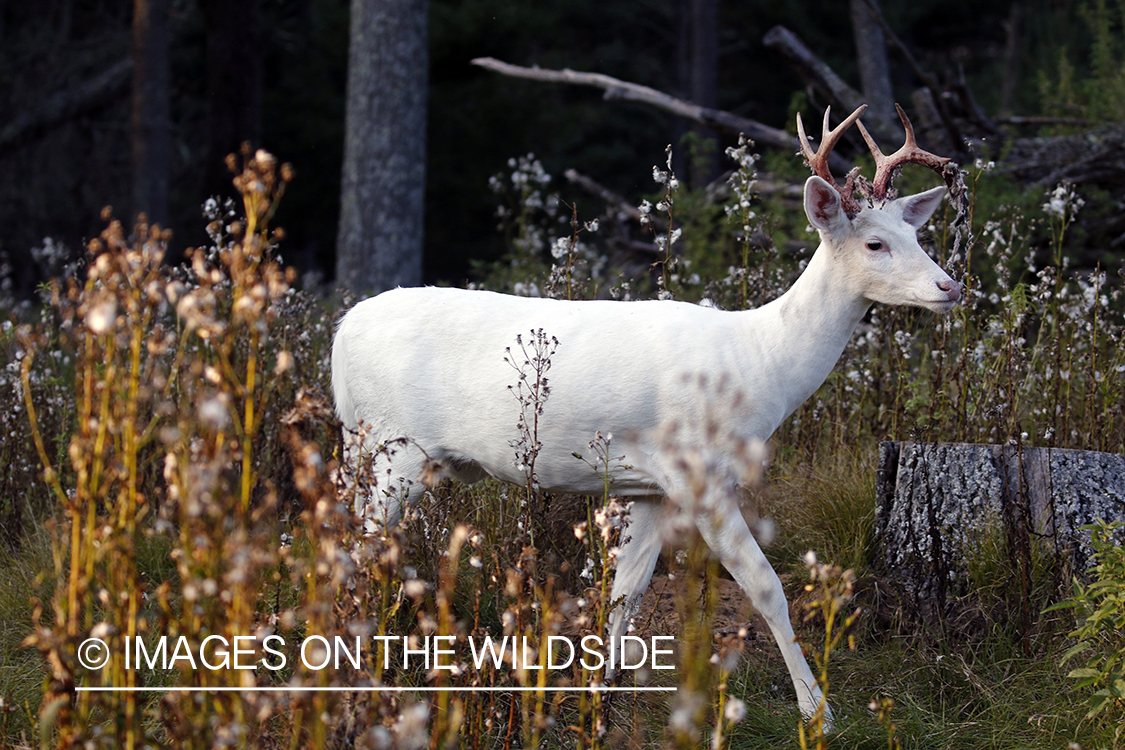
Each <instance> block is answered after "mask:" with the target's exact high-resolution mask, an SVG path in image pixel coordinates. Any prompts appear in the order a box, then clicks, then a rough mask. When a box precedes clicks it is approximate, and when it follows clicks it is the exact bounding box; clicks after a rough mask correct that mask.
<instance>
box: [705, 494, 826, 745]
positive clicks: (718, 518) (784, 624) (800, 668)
mask: <svg viewBox="0 0 1125 750" xmlns="http://www.w3.org/2000/svg"><path fill="white" fill-rule="evenodd" d="M696 526H697V527H698V528H699V533H700V535H701V536H702V537H703V541H704V542H706V543H707V546H708V547H710V548H711V550H712V551H713V552H714V553H715V554H716V555H718V556H719V560H720V562H722V564H723V566H724V567H726V569H727V570H728V571H730V574H731V575H732V576H734V580H735V581H737V582H738V585H739V586H741V587H742V589H743V591H745V592H746V594H747V595H748V596H749V597H750V602H751V603H752V604H753V605H754V609H755V610H757V611H758V613H759V614H760V615H762V617H763V618H764V619H765V621H766V624H768V625H769V628H770V631H771V632H772V633H773V637H774V640H776V641H777V646H778V648H779V649H781V655H782V657H784V659H785V666H786V667H788V669H789V676H790V677H791V678H792V680H793V687H794V689H795V690H796V691H797V704H798V706H799V707H800V709H801V714H802V715H804V717H805V718H806V719H807V718H810V717H811V716H812V715H813V713H814V712H815V711H816V709H817V708H818V707H819V706H820V702H821V700H822V694H821V691H820V687H819V686H818V685H817V684H816V680H815V679H814V678H813V674H812V670H810V669H809V663H808V661H806V660H805V655H804V654H803V653H802V652H801V647H800V646H799V645H797V643H796V636H795V635H794V634H793V625H792V623H790V621H789V604H788V602H786V600H785V591H784V589H783V588H782V586H781V579H779V578H778V577H777V573H775V572H774V570H773V568H772V567H771V566H770V564H769V561H768V560H766V556H765V555H764V554H762V548H761V547H759V546H758V543H757V541H755V539H754V536H753V534H751V533H750V528H749V527H748V526H747V525H746V520H745V519H744V518H743V517H742V513H741V512H739V510H738V505H737V503H736V502H734V501H733V500H732V499H730V498H729V497H724V498H722V499H720V500H719V501H718V502H716V503H714V505H713V506H712V508H711V510H709V511H708V512H702V513H698V514H697V516H696ZM824 715H825V721H826V723H827V724H828V725H831V720H832V712H831V710H829V708H828V706H827V705H825V707H824Z"/></svg>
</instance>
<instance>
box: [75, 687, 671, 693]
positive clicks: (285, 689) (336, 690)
mask: <svg viewBox="0 0 1125 750" xmlns="http://www.w3.org/2000/svg"><path fill="white" fill-rule="evenodd" d="M74 689H75V690H76V691H78V692H88V693H536V692H544V693H562V692H571V693H624V692H634V693H644V692H648V693H654V692H660V693H674V692H676V691H677V690H679V688H676V687H488V686H469V687H432V686H427V687H399V686H397V685H388V686H385V687H346V686H343V687H341V686H330V687H286V686H284V685H266V686H258V687H230V686H225V685H224V686H215V687H182V686H171V687H75V688H74Z"/></svg>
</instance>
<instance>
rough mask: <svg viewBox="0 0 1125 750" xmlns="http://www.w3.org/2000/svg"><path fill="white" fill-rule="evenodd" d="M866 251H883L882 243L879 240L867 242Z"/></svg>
mask: <svg viewBox="0 0 1125 750" xmlns="http://www.w3.org/2000/svg"><path fill="white" fill-rule="evenodd" d="M867 249H868V250H873V251H876V252H878V251H879V250H882V249H883V243H882V242H880V241H879V240H868V241H867Z"/></svg>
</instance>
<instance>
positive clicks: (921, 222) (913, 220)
mask: <svg viewBox="0 0 1125 750" xmlns="http://www.w3.org/2000/svg"><path fill="white" fill-rule="evenodd" d="M944 197H945V187H944V186H939V187H936V188H933V189H932V190H927V191H926V192H924V193H918V194H917V195H908V196H906V197H905V198H899V199H898V200H896V201H895V203H897V204H898V205H900V206H902V220H903V221H905V222H906V223H907V224H909V225H910V226H912V227H914V228H915V229H921V228H922V227H924V226H925V225H926V222H927V221H929V220H930V216H932V215H933V213H934V211H936V210H937V207H938V206H939V205H940V204H941V199H942V198H944Z"/></svg>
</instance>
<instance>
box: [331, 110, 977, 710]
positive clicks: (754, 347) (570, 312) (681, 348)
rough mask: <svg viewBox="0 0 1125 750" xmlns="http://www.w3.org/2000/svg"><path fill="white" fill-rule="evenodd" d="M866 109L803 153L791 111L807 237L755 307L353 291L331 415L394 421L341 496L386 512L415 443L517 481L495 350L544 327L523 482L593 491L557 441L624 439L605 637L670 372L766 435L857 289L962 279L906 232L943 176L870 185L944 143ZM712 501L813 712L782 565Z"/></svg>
mask: <svg viewBox="0 0 1125 750" xmlns="http://www.w3.org/2000/svg"><path fill="white" fill-rule="evenodd" d="M864 109H865V107H860V108H859V109H857V110H856V111H855V112H853V113H852V114H851V116H850V117H848V118H847V119H846V120H845V121H844V122H843V123H841V124H840V125H839V126H837V127H836V129H834V130H829V128H828V112H825V113H824V130H823V135H822V140H821V143H820V147H819V149H818V150H817V151H816V152H815V153H814V152H813V151H812V149H811V147H810V146H809V143H808V138H807V137H806V136H805V133H804V127H803V124H802V123H801V119H800V116H799V115H798V117H797V127H798V132H799V136H800V139H799V140H800V142H801V144H802V152H803V153H804V156H805V158H806V160H807V162H808V164H809V167H810V168H811V169H812V170H813V171H814V172H815V175H814V176H812V177H809V179H808V181H807V182H806V183H805V197H804V203H805V213H806V214H807V215H808V220H809V222H810V223H811V224H812V226H814V227H815V228H816V229H817V231H818V232H819V234H820V247H819V248H818V249H817V250H816V252H815V254H814V255H813V256H812V259H811V260H810V261H809V263H808V266H807V267H806V268H805V270H804V272H803V273H802V274H801V276H800V278H798V279H797V281H796V282H795V283H794V284H793V286H792V288H790V289H789V290H788V291H787V292H786V293H785V294H783V295H782V296H781V297H779V298H777V299H775V300H773V301H772V302H770V303H769V304H767V305H764V306H762V307H760V308H757V309H754V310H745V311H739V312H728V311H722V310H717V309H714V308H706V307H700V306H698V305H693V304H689V303H686V302H672V301H645V302H610V301H583V302H571V301H561V300H552V299H538V298H523V297H512V296H505V295H501V294H495V293H492V292H484V291H465V290H458V289H438V288H420V289H395V290H393V291H389V292H386V293H384V294H381V295H379V296H377V297H374V298H372V299H368V300H365V301H363V302H360V303H359V304H357V305H356V306H355V307H354V308H352V309H351V310H350V311H349V312H348V313H347V315H346V316H345V317H344V319H343V320H342V322H341V323H340V327H339V331H338V332H337V334H336V339H335V342H334V344H333V347H332V389H333V392H334V394H335V399H336V410H337V412H338V413H339V416H340V418H341V419H342V420H343V423H344V425H345V426H346V427H347V428H351V429H355V428H356V427H357V425H358V424H359V423H360V422H361V421H362V423H363V425H364V428H365V431H366V440H367V441H368V445H369V446H370V445H375V444H382V443H385V442H387V441H390V440H393V439H396V438H409V442H408V443H405V444H404V445H403V447H401V448H399V449H397V452H396V453H395V455H394V457H393V460H392V461H391V468H392V475H393V476H394V477H397V479H396V480H395V481H394V484H393V486H382V487H379V488H378V491H377V492H376V493H375V494H376V496H375V497H370V498H366V499H364V500H363V501H362V502H366V503H367V507H366V508H357V511H362V512H366V513H368V514H369V516H374V517H377V518H382V519H384V521H385V522H387V523H394V522H395V521H397V519H398V518H399V514H400V510H401V507H402V504H403V503H405V502H408V501H409V500H410V499H411V498H413V497H415V496H416V495H417V494H418V493H420V492H421V491H422V489H423V488H422V487H421V486H420V484H418V483H417V482H416V481H415V480H417V479H418V477H419V474H420V472H421V470H422V468H423V465H424V463H425V462H426V461H427V460H428V459H433V460H436V461H438V462H439V463H441V464H442V465H443V466H444V467H445V468H446V469H448V471H449V472H450V473H451V474H452V475H453V476H454V477H457V478H459V479H462V480H464V481H466V482H474V481H477V480H480V479H482V478H484V477H486V476H491V477H495V478H497V479H501V480H504V481H506V482H512V483H514V484H524V483H525V482H526V476H525V474H524V471H525V469H524V467H518V466H516V462H515V461H514V460H513V458H514V456H513V450H512V447H511V441H512V439H513V437H514V432H515V425H516V423H517V420H518V418H519V416H520V413H521V405H520V403H519V402H518V401H517V399H516V398H513V395H512V393H511V392H510V391H509V386H510V385H511V384H512V383H513V382H514V379H515V376H514V374H513V370H512V366H511V365H509V363H508V362H507V361H506V360H505V350H506V349H507V348H508V347H509V346H511V345H512V343H513V341H514V340H515V338H516V336H517V334H523V335H527V332H528V331H529V329H542V330H543V331H545V332H546V333H547V334H549V335H551V336H554V337H555V338H557V339H558V341H559V346H558V349H557V351H556V352H555V354H554V356H553V357H552V362H551V369H550V388H551V391H550V397H549V398H548V399H547V400H546V402H545V403H544V404H543V415H542V416H541V417H540V419H539V427H538V439H539V441H540V442H541V444H542V448H541V450H540V452H539V454H538V456H537V458H536V463H535V473H536V479H537V480H538V483H539V486H540V487H541V488H542V489H543V490H546V491H548V492H556V493H577V494H587V495H601V494H602V492H603V478H602V477H601V476H600V475H599V474H598V473H596V472H594V471H591V470H590V468H589V466H586V465H584V464H583V463H582V462H580V461H578V460H576V459H575V457H574V455H573V454H574V453H575V452H582V451H585V450H587V446H588V443H589V441H590V440H591V439H592V438H593V437H594V435H595V433H596V432H597V431H601V432H602V434H606V433H610V432H612V433H614V434H617V435H626V434H632V435H634V436H636V437H635V438H634V439H633V440H632V441H631V442H630V443H629V446H628V447H627V448H626V449H625V458H624V459H623V461H622V464H623V465H625V467H624V468H622V469H621V470H620V471H617V472H616V473H615V474H614V484H613V492H614V494H615V495H619V496H622V497H627V498H629V499H630V500H633V501H635V502H634V505H633V509H632V512H631V515H630V521H629V525H628V527H627V529H626V531H625V534H624V536H625V539H624V541H623V544H622V546H621V549H620V552H619V556H618V566H617V574H616V578H615V580H614V584H613V593H612V598H613V600H614V601H618V600H619V599H622V600H623V602H624V603H623V605H622V606H620V607H618V608H617V609H616V610H615V611H614V613H613V615H612V617H611V621H610V631H611V632H610V635H611V636H612V637H614V638H616V637H618V636H620V635H622V634H623V632H624V629H625V626H626V624H627V622H628V619H629V617H630V616H631V614H632V613H633V612H634V611H635V607H636V604H637V603H638V600H639V599H640V597H641V595H642V594H643V593H644V591H645V589H646V588H647V586H648V583H649V580H650V578H651V577H652V571H653V567H654V565H655V564H656V560H657V558H658V556H659V553H660V548H661V543H662V533H661V526H662V524H663V523H664V521H665V513H664V511H663V510H662V505H663V500H664V498H665V496H667V495H675V494H676V492H677V490H680V489H682V488H678V487H676V486H675V483H676V481H677V480H676V479H675V478H674V477H673V476H672V475H671V473H670V472H665V471H663V470H662V469H661V462H660V458H659V456H657V455H656V452H657V449H658V446H656V445H655V443H654V441H653V440H651V439H649V440H646V439H645V437H644V436H645V435H646V434H652V433H654V432H655V428H659V427H661V426H662V425H666V424H668V423H678V424H681V425H686V424H691V422H692V420H693V418H698V416H699V415H698V413H697V410H698V404H699V401H698V396H697V394H691V393H687V392H686V391H688V390H689V389H687V388H685V385H684V376H685V375H688V376H693V377H694V376H698V375H701V374H703V375H706V376H708V377H712V378H718V377H723V378H724V379H725V382H726V383H727V384H728V386H729V387H730V388H731V389H732V390H735V391H738V392H740V393H741V394H742V395H743V397H744V398H743V399H742V400H741V404H742V406H741V408H739V409H735V410H732V411H731V413H730V414H729V415H727V418H728V419H729V421H730V422H731V424H730V425H728V426H729V427H730V428H731V430H732V431H734V432H736V433H737V434H738V435H741V436H743V437H744V438H746V439H748V440H754V439H758V440H763V441H764V440H766V439H767V438H768V437H769V436H770V435H771V434H772V433H773V431H774V430H775V429H777V427H778V425H780V424H781V422H782V421H783V420H784V419H785V418H786V417H787V416H788V415H789V414H791V413H792V412H793V411H794V410H795V409H796V408H797V407H798V406H800V405H801V403H802V402H804V401H805V400H806V399H807V398H808V397H809V396H810V395H812V393H813V392H814V391H816V390H817V388H819V387H820V385H821V384H822V383H823V382H824V380H825V378H827V377H828V374H829V373H830V372H831V371H832V368H833V366H834V365H835V364H836V361H837V359H839V357H840V354H841V353H842V352H843V351H844V347H845V345H846V344H847V342H848V339H849V338H850V337H851V336H852V333H853V332H854V330H855V328H856V326H857V324H858V323H859V322H860V320H861V319H862V318H863V316H864V314H865V313H866V312H867V310H868V308H869V307H870V306H871V304H872V303H874V302H881V303H884V304H889V305H913V306H916V307H924V308H927V309H930V310H933V311H935V312H939V313H944V312H946V311H948V310H950V309H951V308H952V307H953V306H954V305H955V304H956V303H957V301H958V299H959V297H960V296H961V289H960V285H959V284H958V283H957V282H955V281H954V280H953V279H951V278H950V277H949V276H948V275H946V273H945V272H944V271H942V270H941V268H939V267H938V266H937V264H936V263H934V261H932V260H931V259H930V258H929V257H928V256H927V255H926V253H925V251H923V250H922V248H921V246H920V245H919V244H918V240H917V238H916V236H915V233H916V231H917V230H918V229H919V228H921V227H922V226H923V225H924V224H925V223H926V221H927V220H928V219H929V217H930V215H931V214H932V213H933V211H934V210H935V209H936V208H937V206H938V204H939V203H940V202H941V200H942V197H943V195H944V194H945V188H944V187H936V188H933V189H932V190H928V191H926V192H924V193H919V194H918V195H912V196H907V197H904V198H899V199H897V200H891V199H889V198H888V195H887V193H888V190H889V188H890V182H891V177H892V173H893V172H894V171H895V170H896V169H897V168H899V167H900V166H902V165H903V164H907V163H920V164H925V165H927V166H929V167H931V168H933V169H935V170H938V171H939V172H940V171H941V170H942V169H943V168H944V166H945V164H946V163H947V162H948V161H949V160H948V159H943V158H939V157H937V156H934V155H933V154H930V153H928V152H925V151H923V150H921V149H920V148H918V146H917V144H916V143H915V140H914V133H913V130H912V128H911V126H910V122H909V121H908V120H907V118H906V116H905V114H904V113H902V110H901V109H899V113H900V116H901V117H902V120H903V125H904V126H905V128H906V134H907V138H906V145H904V146H903V147H902V148H901V149H900V150H899V151H897V152H895V153H894V154H892V155H890V156H889V157H888V156H884V155H883V154H882V153H881V152H880V151H879V149H878V147H877V146H876V145H875V143H874V141H872V140H871V138H870V136H868V135H867V131H866V129H864V128H863V125H862V123H858V119H859V116H860V114H862V112H863V110H864ZM853 123H858V124H859V127H860V130H861V132H862V133H863V136H864V138H865V139H866V140H867V142H868V145H869V146H870V148H871V150H872V153H873V154H874V155H875V158H876V163H877V173H876V176H875V179H874V180H873V181H872V182H871V183H867V182H865V181H864V180H862V179H858V180H857V174H858V169H855V170H853V171H852V173H851V174H850V175H849V176H848V178H847V180H846V182H845V184H844V186H843V187H841V186H840V185H838V184H837V183H836V182H835V180H834V179H833V177H832V175H831V173H830V172H829V170H828V154H829V153H830V152H831V151H832V148H833V147H834V146H835V144H836V143H837V142H838V141H839V139H840V137H841V135H843V133H844V131H845V130H846V129H847V128H848V127H850V126H851V125H852V124H853ZM951 169H952V167H951ZM857 189H858V190H859V191H860V192H861V193H862V199H863V203H864V204H865V205H861V203H860V201H859V200H857V199H856V196H855V192H856V190H857ZM615 452H616V451H615ZM731 503H732V504H733V503H734V501H733V500H732V501H731ZM357 504H359V503H358V502H357ZM727 510H728V511H730V512H727V513H726V514H725V515H726V517H725V520H724V523H723V524H722V525H721V526H719V525H716V524H714V523H711V522H706V523H705V522H702V519H700V518H696V519H695V522H696V525H697V526H698V528H699V532H700V534H701V535H702V537H703V539H704V541H705V542H706V543H707V545H708V546H709V547H710V548H711V549H712V551H713V552H714V553H715V554H717V555H718V556H719V558H720V559H721V561H722V563H723V564H724V565H725V566H726V567H727V569H728V570H729V571H730V572H731V574H732V575H733V576H734V578H735V580H736V581H738V583H739V584H740V585H741V586H742V588H743V589H745V591H746V593H747V594H748V595H749V597H750V599H751V601H752V602H753V605H754V607H755V609H756V610H757V611H758V612H760V613H761V615H762V616H763V617H764V618H765V620H766V622H767V623H768V624H769V627H770V629H771V630H772V632H773V635H774V637H775V638H776V640H777V644H778V646H779V647H780V649H781V652H782V654H783V655H784V657H785V663H786V665H787V666H788V669H789V673H790V676H791V677H792V679H793V685H794V687H795V688H796V691H797V699H798V703H799V707H800V709H801V712H802V713H803V714H804V715H805V716H811V715H812V714H813V712H814V711H815V710H816V709H817V706H818V705H819V703H820V702H821V692H820V689H819V688H818V687H817V685H816V682H815V680H814V679H813V676H812V673H811V671H810V670H809V666H808V663H807V662H806V661H805V658H804V656H803V655H802V653H801V649H800V647H799V646H798V645H797V644H795V643H794V635H793V628H792V625H791V624H790V621H789V609H788V605H787V603H786V601H785V595H784V592H783V590H782V586H781V582H780V581H779V580H778V577H777V574H776V573H774V571H773V570H772V569H771V567H770V565H769V563H768V562H767V561H766V558H765V556H764V555H763V554H762V551H761V549H760V548H759V547H758V545H757V544H756V543H755V541H754V539H753V537H752V536H751V534H750V531H749V529H748V527H747V525H746V522H745V521H744V520H743V518H742V516H741V514H740V513H738V511H737V507H736V506H735V507H733V508H728V509H727Z"/></svg>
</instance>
